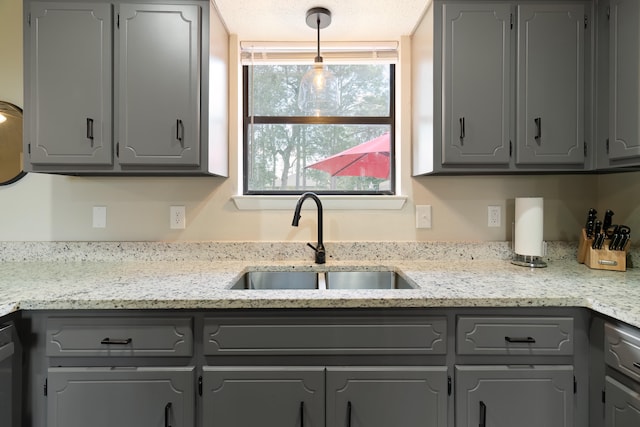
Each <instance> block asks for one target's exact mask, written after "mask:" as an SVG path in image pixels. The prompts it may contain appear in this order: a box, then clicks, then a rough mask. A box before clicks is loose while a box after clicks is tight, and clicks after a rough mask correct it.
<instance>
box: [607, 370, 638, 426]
mask: <svg viewBox="0 0 640 427" xmlns="http://www.w3.org/2000/svg"><path fill="white" fill-rule="evenodd" d="M605 396H606V402H605V406H604V419H605V424H604V425H605V427H637V426H640V393H638V392H636V391H633V390H631V389H630V388H628V387H626V386H625V385H623V384H621V383H619V382H618V381H616V380H614V379H613V378H611V377H606V384H605Z"/></svg>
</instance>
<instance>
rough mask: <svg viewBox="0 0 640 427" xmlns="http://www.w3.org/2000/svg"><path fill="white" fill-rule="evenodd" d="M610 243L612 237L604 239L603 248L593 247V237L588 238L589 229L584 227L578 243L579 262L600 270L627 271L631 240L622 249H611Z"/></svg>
mask: <svg viewBox="0 0 640 427" xmlns="http://www.w3.org/2000/svg"><path fill="white" fill-rule="evenodd" d="M609 243H611V240H610V239H604V243H603V244H602V249H593V248H592V247H591V246H592V245H593V238H590V239H588V238H587V231H586V230H585V229H584V228H583V229H582V232H581V233H580V243H579V245H578V262H579V263H580V264H585V265H586V266H587V267H589V268H594V269H598V270H612V271H626V270H627V251H628V250H629V245H630V243H631V241H629V242H627V244H626V245H625V247H624V249H623V250H621V251H611V250H609Z"/></svg>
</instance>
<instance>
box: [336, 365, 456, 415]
mask: <svg viewBox="0 0 640 427" xmlns="http://www.w3.org/2000/svg"><path fill="white" fill-rule="evenodd" d="M447 399H448V397H447V368H446V367H445V366H430V367H388V366H386V367H328V368H327V426H335V427H341V426H345V427H346V426H350V427H389V426H402V427H446V426H447V425H448V424H447V419H448V417H447Z"/></svg>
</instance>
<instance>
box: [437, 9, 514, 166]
mask: <svg viewBox="0 0 640 427" xmlns="http://www.w3.org/2000/svg"><path fill="white" fill-rule="evenodd" d="M443 14H444V23H443V47H444V52H443V58H444V63H443V72H442V79H443V90H444V94H443V100H442V104H443V106H442V110H443V125H442V126H443V129H442V132H443V141H442V163H443V164H469V165H473V164H478V165H479V164H489V165H491V164H494V165H496V164H508V163H509V157H510V154H509V129H510V125H509V123H510V107H509V106H510V99H511V95H510V94H511V90H510V85H511V82H510V69H511V37H512V36H511V29H510V27H511V24H510V20H511V6H510V5H508V4H475V3H471V4H455V3H454V4H444V5H443Z"/></svg>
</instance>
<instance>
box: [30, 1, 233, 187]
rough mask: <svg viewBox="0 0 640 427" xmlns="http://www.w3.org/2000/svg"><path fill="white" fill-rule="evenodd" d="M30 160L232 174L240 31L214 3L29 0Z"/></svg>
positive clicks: (106, 171) (55, 166) (33, 163)
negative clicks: (233, 43)
mask: <svg viewBox="0 0 640 427" xmlns="http://www.w3.org/2000/svg"><path fill="white" fill-rule="evenodd" d="M24 9H25V30H24V37H25V108H24V111H25V120H26V123H28V124H29V125H28V127H25V131H26V132H25V135H24V152H25V159H24V169H25V171H33V172H51V173H63V174H64V173H68V174H90V175H96V174H101V175H113V174H126V175H144V174H159V175H201V174H215V175H221V176H227V175H228V105H227V104H228V103H227V102H226V100H227V99H228V80H229V78H228V61H229V52H228V50H229V35H228V33H227V31H226V29H225V27H224V25H223V23H222V21H221V20H220V17H219V16H218V14H217V12H216V10H215V7H214V6H213V5H212V4H211V3H209V2H205V1H198V0H193V1H179V2H175V4H171V3H165V2H161V3H152V2H151V1H147V0H142V1H140V2H136V3H121V2H120V1H118V0H113V1H111V2H106V1H100V0H96V1H95V2H89V1H87V2H86V3H75V2H74V3H60V2H55V1H39V2H31V1H30V0H25V1H24Z"/></svg>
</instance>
